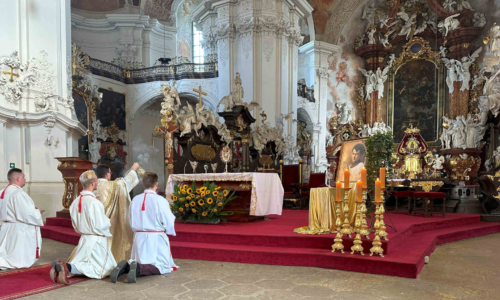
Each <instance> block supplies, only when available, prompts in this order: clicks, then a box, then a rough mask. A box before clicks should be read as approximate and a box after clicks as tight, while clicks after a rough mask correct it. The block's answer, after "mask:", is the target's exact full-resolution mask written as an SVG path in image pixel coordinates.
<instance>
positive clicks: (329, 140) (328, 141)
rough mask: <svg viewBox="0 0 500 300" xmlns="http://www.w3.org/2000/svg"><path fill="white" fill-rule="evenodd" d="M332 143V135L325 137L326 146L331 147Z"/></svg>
mask: <svg viewBox="0 0 500 300" xmlns="http://www.w3.org/2000/svg"><path fill="white" fill-rule="evenodd" d="M333 141H334V138H333V135H331V134H329V135H327V137H326V145H327V146H333Z"/></svg>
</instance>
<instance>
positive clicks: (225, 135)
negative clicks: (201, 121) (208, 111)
mask: <svg viewBox="0 0 500 300" xmlns="http://www.w3.org/2000/svg"><path fill="white" fill-rule="evenodd" d="M217 133H218V134H219V135H220V137H221V139H222V140H223V141H224V142H226V144H229V143H231V142H232V141H233V137H232V136H231V131H230V130H229V129H227V126H226V124H222V125H221V126H220V127H219V130H218V131H217Z"/></svg>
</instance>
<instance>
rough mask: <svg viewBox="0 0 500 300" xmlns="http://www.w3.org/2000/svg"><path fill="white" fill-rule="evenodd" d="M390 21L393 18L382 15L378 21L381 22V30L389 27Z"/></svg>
mask: <svg viewBox="0 0 500 300" xmlns="http://www.w3.org/2000/svg"><path fill="white" fill-rule="evenodd" d="M390 20H391V18H390V17H389V16H388V15H387V14H385V13H381V14H380V16H379V19H378V21H379V22H380V28H384V26H387V27H389V25H388V24H387V23H389V21H390Z"/></svg>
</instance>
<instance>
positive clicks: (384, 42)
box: [378, 34, 390, 47]
mask: <svg viewBox="0 0 500 300" xmlns="http://www.w3.org/2000/svg"><path fill="white" fill-rule="evenodd" d="M378 41H379V43H380V44H382V45H383V46H384V47H387V46H388V45H390V44H389V37H388V36H387V35H383V34H381V35H380V37H379V38H378Z"/></svg>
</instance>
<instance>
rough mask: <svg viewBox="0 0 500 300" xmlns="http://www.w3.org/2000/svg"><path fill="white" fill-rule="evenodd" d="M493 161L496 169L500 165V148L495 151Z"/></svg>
mask: <svg viewBox="0 0 500 300" xmlns="http://www.w3.org/2000/svg"><path fill="white" fill-rule="evenodd" d="M493 159H494V161H495V165H494V166H493V167H494V168H496V167H498V166H499V165H500V147H498V148H497V149H496V150H495V151H493Z"/></svg>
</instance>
